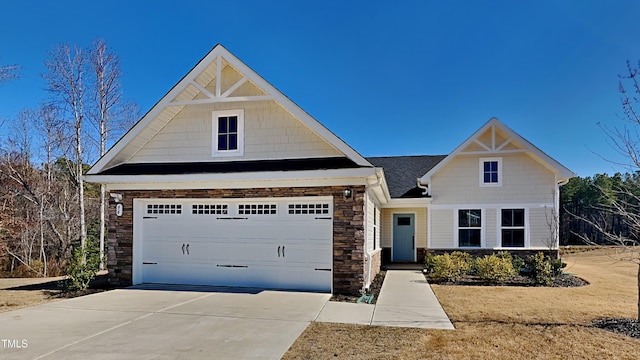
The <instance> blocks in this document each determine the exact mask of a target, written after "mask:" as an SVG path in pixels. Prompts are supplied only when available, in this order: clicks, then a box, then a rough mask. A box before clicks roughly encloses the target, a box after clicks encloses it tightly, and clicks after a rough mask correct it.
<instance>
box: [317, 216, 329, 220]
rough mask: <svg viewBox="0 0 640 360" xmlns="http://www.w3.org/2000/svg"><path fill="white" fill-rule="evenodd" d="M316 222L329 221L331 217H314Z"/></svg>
mask: <svg viewBox="0 0 640 360" xmlns="http://www.w3.org/2000/svg"><path fill="white" fill-rule="evenodd" d="M316 220H331V216H329V217H316Z"/></svg>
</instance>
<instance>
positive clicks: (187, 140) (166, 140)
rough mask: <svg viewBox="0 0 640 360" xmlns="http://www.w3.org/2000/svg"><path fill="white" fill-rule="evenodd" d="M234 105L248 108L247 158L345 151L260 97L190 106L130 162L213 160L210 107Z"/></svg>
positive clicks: (211, 109) (329, 154)
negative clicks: (241, 101)
mask: <svg viewBox="0 0 640 360" xmlns="http://www.w3.org/2000/svg"><path fill="white" fill-rule="evenodd" d="M232 109H244V124H245V125H244V128H245V135H244V156H242V157H240V158H241V159H243V160H262V159H283V158H296V157H297V158H304V157H331V156H340V155H341V154H340V153H339V152H338V151H337V150H336V149H334V148H333V147H332V146H331V145H329V144H328V143H327V142H325V141H324V140H322V139H321V138H320V137H319V136H317V135H316V134H314V133H313V132H312V131H311V130H309V129H308V128H307V127H306V126H304V125H302V123H301V122H300V121H298V120H297V119H296V118H294V117H293V116H292V115H291V114H290V113H289V112H287V111H285V110H284V108H282V107H281V106H280V105H278V104H277V103H276V102H274V101H260V102H245V103H242V104H237V103H236V104H233V103H217V104H205V105H189V106H186V107H185V108H184V109H183V110H182V111H180V112H179V113H178V114H177V115H176V116H175V117H174V118H173V119H172V120H171V121H169V123H168V124H167V125H166V126H164V127H163V128H162V129H161V130H160V132H158V133H157V134H156V135H155V136H154V137H153V138H152V139H151V140H150V141H149V142H148V143H147V144H145V146H144V147H143V148H142V149H140V150H139V151H138V152H137V153H136V154H135V155H134V156H133V157H132V158H131V159H130V161H129V162H133V163H141V162H167V161H169V162H171V161H211V160H212V159H214V158H212V157H211V150H212V148H211V147H212V139H211V137H212V111H216V110H232ZM230 159H232V160H233V159H235V160H237V159H238V158H230ZM227 160H229V158H227Z"/></svg>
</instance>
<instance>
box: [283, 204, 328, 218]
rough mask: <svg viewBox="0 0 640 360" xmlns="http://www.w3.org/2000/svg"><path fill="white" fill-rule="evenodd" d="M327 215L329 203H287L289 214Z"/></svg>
mask: <svg viewBox="0 0 640 360" xmlns="http://www.w3.org/2000/svg"><path fill="white" fill-rule="evenodd" d="M300 214H302V215H309V214H311V215H314V214H315V215H327V214H329V204H289V215H300Z"/></svg>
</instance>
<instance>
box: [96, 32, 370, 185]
mask: <svg viewBox="0 0 640 360" xmlns="http://www.w3.org/2000/svg"><path fill="white" fill-rule="evenodd" d="M260 101H273V102H275V103H277V104H278V105H279V106H281V107H282V109H284V111H286V112H288V113H290V114H291V115H292V116H293V117H294V118H296V119H298V120H299V121H300V122H301V123H302V124H303V125H304V127H306V128H308V129H309V130H310V131H311V132H312V133H315V134H316V135H317V136H318V137H320V138H321V139H323V141H325V142H326V143H327V144H329V145H330V146H331V147H333V148H334V149H336V150H337V151H338V152H339V153H342V154H344V156H346V157H347V158H349V159H351V160H352V161H353V162H354V163H355V164H357V165H358V166H364V167H371V166H372V165H371V164H370V163H369V162H368V161H366V160H365V159H364V158H363V157H362V156H361V155H360V154H358V153H357V152H356V151H355V150H353V149H352V148H351V147H350V146H349V145H347V144H346V143H344V142H343V141H342V140H341V139H340V138H338V137H337V136H336V135H335V134H333V133H332V132H331V131H329V130H328V129H327V128H325V127H324V126H323V125H322V124H320V123H319V122H318V121H317V120H315V119H314V118H312V117H311V116H310V115H309V114H307V113H306V112H305V111H304V110H302V109H301V108H300V107H298V106H297V105H296V104H295V103H293V102H292V101H291V100H289V98H287V97H286V96H285V95H283V94H282V93H281V92H280V91H278V90H277V89H276V88H275V87H273V86H272V85H271V84H270V83H268V82H267V81H266V80H264V79H263V78H262V77H261V76H259V75H258V74H257V73H256V72H254V71H253V70H252V69H251V68H249V67H248V66H247V65H245V64H244V63H243V62H242V61H240V60H239V59H238V58H236V57H235V56H234V55H233V54H231V53H230V52H229V51H228V50H227V49H225V48H224V47H223V46H222V45H216V46H215V47H214V48H213V49H212V50H211V51H210V52H209V53H208V54H207V55H206V56H205V57H204V58H203V59H202V60H200V62H199V63H198V64H197V65H196V66H195V67H194V68H193V69H191V71H189V73H187V75H185V76H184V77H183V78H182V79H181V80H180V81H179V82H178V83H177V84H176V85H175V86H174V87H173V88H172V89H171V90H170V91H169V92H168V93H167V94H166V95H165V96H164V97H163V98H162V99H161V100H160V101H159V102H158V103H157V104H156V105H154V107H153V108H152V109H151V110H150V111H149V112H148V113H146V114H145V115H144V116H143V118H142V119H140V121H138V123H136V124H135V125H134V127H133V128H131V130H130V131H129V132H128V133H127V134H125V135H124V136H123V137H122V138H121V139H120V140H119V141H118V142H117V143H116V144H115V145H114V146H113V147H112V148H111V149H110V150H109V151H108V152H107V154H106V155H105V156H103V157H102V158H101V159H100V160H98V162H96V164H95V165H94V166H93V167H92V168H91V169H90V170H89V171H88V172H87V174H88V175H98V174H100V173H101V172H102V171H104V170H107V169H110V168H113V167H115V166H118V165H120V164H124V163H127V162H128V161H129V160H130V159H132V158H133V157H134V156H135V155H136V154H137V153H138V151H140V149H142V148H143V147H145V145H146V144H148V143H149V142H150V141H151V140H152V139H153V138H154V136H156V134H158V133H159V132H160V131H161V130H162V129H163V128H164V127H165V126H167V124H168V123H169V122H170V121H171V120H172V119H174V118H175V117H176V115H177V114H179V113H180V112H181V111H182V110H183V109H184V108H185V107H187V106H192V105H201V104H215V103H231V102H233V103H236V104H241V103H243V102H245V103H246V102H260ZM238 107H242V105H238ZM95 180H97V179H95Z"/></svg>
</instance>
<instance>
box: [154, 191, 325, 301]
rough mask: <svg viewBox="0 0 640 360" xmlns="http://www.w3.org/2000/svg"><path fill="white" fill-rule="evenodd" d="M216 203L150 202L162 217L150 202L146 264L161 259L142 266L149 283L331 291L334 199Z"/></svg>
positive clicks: (199, 201)
mask: <svg viewBox="0 0 640 360" xmlns="http://www.w3.org/2000/svg"><path fill="white" fill-rule="evenodd" d="M216 201H217V200H215V199H213V200H211V202H212V203H211V204H205V202H206V201H204V200H199V199H197V200H194V199H185V200H182V201H180V202H179V203H178V202H176V204H170V205H168V204H164V205H163V204H162V203H163V202H165V201H164V200H156V201H150V204H151V205H152V208H151V209H152V210H153V211H158V212H160V213H158V214H148V213H147V212H148V211H149V209H150V208H149V204H145V205H144V209H145V214H144V215H145V216H148V218H147V219H144V220H143V230H142V234H143V236H142V241H143V244H142V261H143V262H155V263H157V264H156V265H153V266H152V265H144V266H143V268H142V271H143V272H142V280H143V282H162V283H182V284H197V285H221V286H252V287H267V288H289V289H307V290H320V291H330V290H331V283H332V271H331V270H332V261H333V254H332V237H333V230H332V225H333V224H332V223H333V221H332V220H331V217H330V215H329V214H330V213H331V204H330V202H326V203H320V202H314V204H310V205H305V203H303V204H302V205H299V206H298V205H295V206H298V207H297V208H295V209H293V210H292V209H291V208H290V206H291V205H288V203H289V202H290V200H288V199H277V200H273V201H268V202H266V203H268V204H266V203H264V204H262V205H260V204H261V202H252V201H249V200H246V199H245V200H229V201H226V205H224V206H225V207H224V208H223V207H222V205H219V204H218V205H215V206H214V205H212V204H213V203H215V202H216ZM155 202H158V204H159V205H158V210H155V208H153V206H155V205H156V204H155ZM254 204H257V205H255V206H254ZM325 204H326V205H325ZM241 205H242V206H243V207H242V209H241V208H240V206H241ZM216 206H217V207H216ZM178 210H180V213H177V212H178ZM171 211H173V213H168V212H171ZM215 211H218V212H223V211H224V212H225V213H224V214H222V213H218V214H216V213H214V212H215ZM240 211H242V212H243V213H240ZM292 211H294V212H295V211H297V212H298V213H295V214H294V213H291V212H292ZM314 211H315V212H319V213H322V212H325V213H324V214H314V213H312V212H314ZM162 212H167V213H162ZM251 212H253V213H251ZM327 213H328V214H327ZM183 245H185V246H186V247H188V248H185V250H184V253H183ZM318 269H319V270H318Z"/></svg>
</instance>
